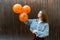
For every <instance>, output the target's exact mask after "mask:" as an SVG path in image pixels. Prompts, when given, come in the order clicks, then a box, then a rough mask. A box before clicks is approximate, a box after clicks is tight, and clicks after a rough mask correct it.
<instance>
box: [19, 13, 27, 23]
mask: <svg viewBox="0 0 60 40" xmlns="http://www.w3.org/2000/svg"><path fill="white" fill-rule="evenodd" d="M19 20H20V21H21V22H26V21H27V20H28V15H27V14H26V13H22V14H20V15H19Z"/></svg>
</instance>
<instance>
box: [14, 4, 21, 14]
mask: <svg viewBox="0 0 60 40" xmlns="http://www.w3.org/2000/svg"><path fill="white" fill-rule="evenodd" d="M21 10H22V5H21V4H15V5H14V6H13V11H14V12H15V13H20V12H21Z"/></svg>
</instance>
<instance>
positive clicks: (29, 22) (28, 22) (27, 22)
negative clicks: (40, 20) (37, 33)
mask: <svg viewBox="0 0 60 40" xmlns="http://www.w3.org/2000/svg"><path fill="white" fill-rule="evenodd" d="M32 21H33V19H28V20H27V21H26V22H24V23H25V24H27V25H30V24H31V23H32Z"/></svg>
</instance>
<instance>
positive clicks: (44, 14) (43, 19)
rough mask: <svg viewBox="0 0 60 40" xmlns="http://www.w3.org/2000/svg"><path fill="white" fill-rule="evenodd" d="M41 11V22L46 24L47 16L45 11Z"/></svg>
mask: <svg viewBox="0 0 60 40" xmlns="http://www.w3.org/2000/svg"><path fill="white" fill-rule="evenodd" d="M41 11H42V21H43V22H46V23H47V22H48V15H47V12H46V11H45V10H41Z"/></svg>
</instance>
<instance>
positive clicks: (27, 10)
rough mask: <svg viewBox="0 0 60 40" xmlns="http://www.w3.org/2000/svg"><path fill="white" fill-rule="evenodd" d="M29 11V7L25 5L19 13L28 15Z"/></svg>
mask: <svg viewBox="0 0 60 40" xmlns="http://www.w3.org/2000/svg"><path fill="white" fill-rule="evenodd" d="M30 11H31V8H30V6H28V5H25V6H23V8H22V11H21V13H26V14H28V13H29V12H30Z"/></svg>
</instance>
